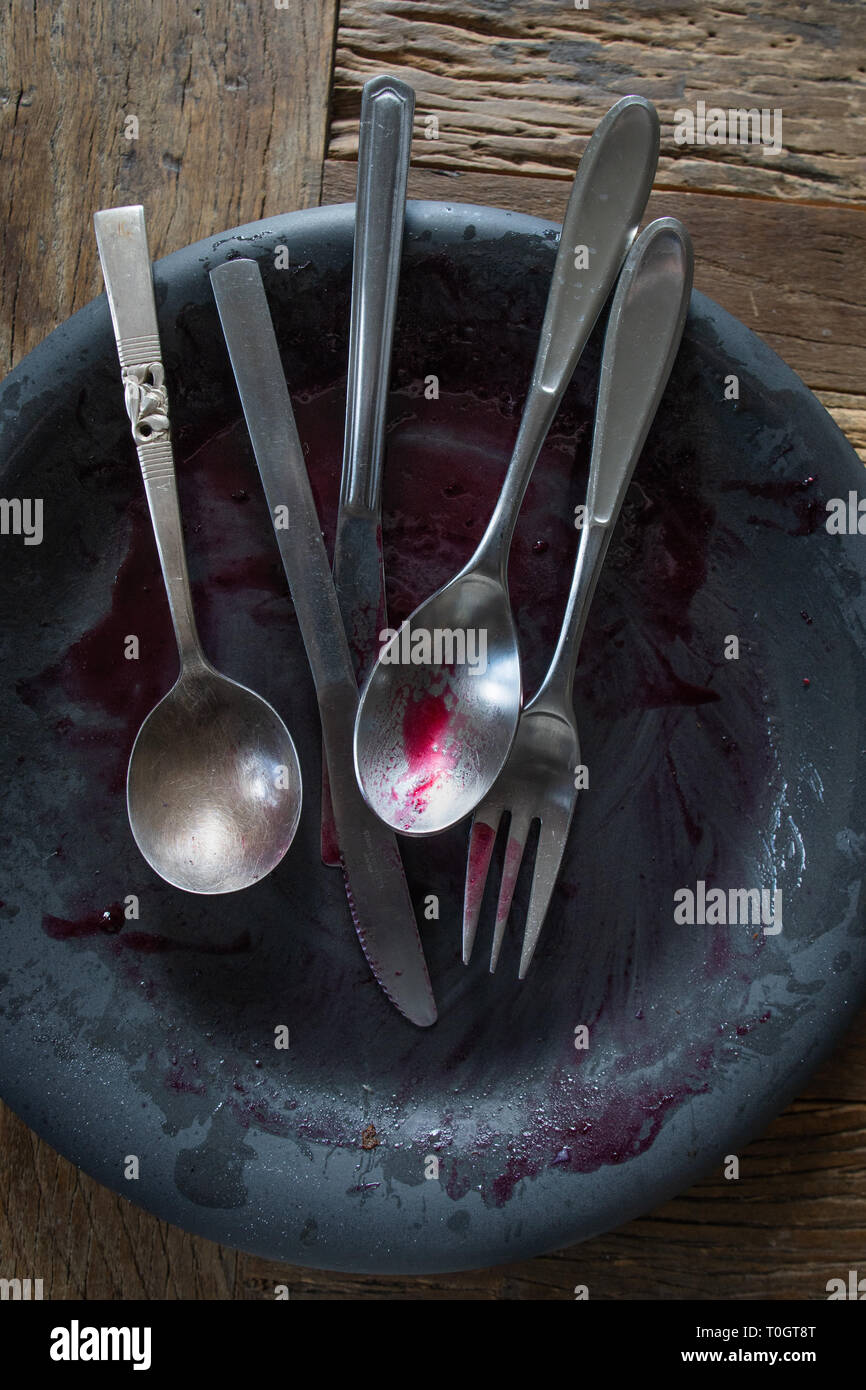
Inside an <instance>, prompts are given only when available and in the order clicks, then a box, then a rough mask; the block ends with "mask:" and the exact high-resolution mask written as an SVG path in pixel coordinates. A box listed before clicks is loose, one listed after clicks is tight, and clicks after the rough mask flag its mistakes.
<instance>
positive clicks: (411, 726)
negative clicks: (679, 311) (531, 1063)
mask: <svg viewBox="0 0 866 1390" xmlns="http://www.w3.org/2000/svg"><path fill="white" fill-rule="evenodd" d="M658 131H659V125H658V116H657V115H656V111H655V108H654V107H653V106H652V105H651V104H650V103H649V102H648V101H644V99H643V98H642V97H632V96H629V97H624V98H623V99H622V100H621V101H618V102H617V103H616V105H615V106H614V107H612V108H611V110H610V111H608V113H607V115H606V116H605V117H604V118H603V120H601V121H600V122H599V125H598V127H597V128H596V130H595V132H594V134H593V136H592V139H591V140H590V142H589V145H588V147H587V150H586V152H585V154H584V156H583V158H582V160H581V161H580V167H579V169H578V171H577V175H576V177H575V180H574V186H573V188H572V191H571V196H570V198H569V201H568V207H567V209H566V212H565V218H564V221H563V224H562V233H561V235H560V239H559V249H558V251H557V255H556V262H555V264H554V268H553V278H552V282H551V287H550V293H549V295H548V300H547V308H546V310H545V314H544V321H543V323H542V326H541V337H540V341H539V346H538V352H537V355H536V359H535V367H534V369H533V373H532V381H531V384H530V388H529V394H528V396H527V398H526V404H525V406H524V410H523V418H522V420H521V422H520V429H519V432H518V435H517V440H516V442H515V445H514V452H513V454H512V458H511V462H510V464H509V466H508V471H507V473H506V475H505V480H504V482H503V484H502V491H501V493H500V496H499V501H498V502H497V504H496V507H495V510H494V512H493V515H492V517H491V518H490V522H489V524H488V526H487V529H486V531H485V533H484V535H483V536H482V538H481V541H480V542H479V545H478V547H477V549H476V551H475V554H474V555H473V556H472V557H471V559H470V560H469V561H468V562H467V563H466V564H465V565H464V567H463V569H462V570H461V571H460V573H459V574H458V575H456V576H455V578H454V579H452V580H451V581H450V582H449V583H448V584H446V585H445V586H444V587H443V588H441V589H439V590H438V591H437V592H436V593H435V594H433V595H432V597H431V598H429V599H427V600H426V602H425V603H422V604H421V606H420V607H419V608H417V609H416V610H415V612H414V613H413V614H412V615H411V617H409V618H407V619H406V621H405V623H404V624H403V626H402V628H401V630H400V631H399V632H398V633H397V634H396V636H395V637H394V638H392V640H391V641H390V642H389V643H387V644H386V645H385V647H384V649H383V651H382V652H381V654H380V657H379V660H378V662H377V663H376V665H375V666H374V668H373V671H372V673H371V675H370V678H369V680H368V681H367V684H366V686H365V687H364V690H363V693H362V695H361V704H360V706H359V709H358V717H357V720H356V724H355V771H356V773H357V776H358V781H359V782H360V784H361V787H362V789H363V792H364V796H365V797H366V799H367V801H368V802H369V804H370V805H371V806H372V807H373V809H374V810H375V811H376V813H377V814H378V815H379V816H381V818H382V819H383V820H384V821H385V822H386V824H388V825H390V826H391V827H392V828H393V829H394V830H399V831H401V832H402V833H403V834H406V835H430V834H433V833H434V832H436V831H440V830H446V829H447V828H448V827H449V826H452V825H455V824H456V823H457V822H458V821H460V820H462V819H463V817H464V816H466V815H467V814H469V813H470V812H471V811H473V810H474V808H475V807H476V806H477V805H478V803H479V801H480V800H481V799H482V797H484V796H485V795H486V794H487V792H488V791H489V790H490V788H491V786H492V785H493V783H494V782H495V780H496V778H497V777H498V776H499V773H500V772H501V771H502V768H503V766H504V764H505V760H506V758H507V757H508V751H509V749H510V747H511V744H512V742H513V739H514V735H515V732H516V730H517V721H518V719H519V717H520V706H521V702H522V697H523V689H522V681H521V671H520V658H519V654H518V648H517V631H516V629H515V626H514V618H513V615H512V612H511V604H510V602H509V598H508V581H507V564H508V554H509V549H510V546H511V537H512V534H513V532H514V526H515V523H516V520H517V513H518V511H519V509H520V505H521V502H522V501H523V497H524V494H525V492H526V488H527V485H528V483H529V479H530V476H531V473H532V470H533V468H534V466H535V461H536V459H537V458H538V454H539V452H540V450H541V446H542V444H543V443H544V440H545V438H546V435H547V432H548V430H549V429H550V426H551V424H552V423H553V418H554V416H555V414H556V411H557V408H558V406H559V403H560V401H561V400H562V397H563V394H564V392H565V389H566V387H567V385H568V383H569V381H570V380H571V377H572V376H573V374H574V369H575V367H576V366H577V362H578V358H579V357H580V354H581V352H582V351H583V348H584V346H585V344H586V341H587V339H588V337H589V335H590V332H591V331H592V328H593V325H594V324H595V321H596V319H597V318H598V315H599V313H600V312H601V309H602V306H603V305H604V303H605V301H606V299H607V297H608V295H609V293H610V291H611V289H612V288H613V284H614V282H615V280H616V277H617V275H618V273H619V270H620V267H621V265H622V262H623V260H624V258H625V255H626V252H627V250H628V248H629V246H630V245H631V242H632V240H633V238H634V235H635V233H636V231H637V229H638V226H639V225H640V220H641V217H642V215H643V211H644V208H645V206H646V202H647V199H648V197H649V193H650V189H651V188H652V181H653V175H654V174H655V169H656V163H657V160H658V144H659V134H658ZM413 630H414V631H421V632H423V633H427V634H433V635H435V634H436V633H446V632H455V631H458V632H462V633H464V634H466V635H467V636H466V640H467V641H468V640H469V634H473V635H475V640H480V638H479V635H480V634H483V637H484V641H485V643H486V670H485V672H484V674H483V675H482V676H480V677H479V675H478V674H477V672H476V671H475V670H474V669H473V668H472V667H471V666H470V665H469V664H468V663H467V662H465V661H464V662H463V663H462V664H461V663H460V662H459V661H458V660H449V659H448V656H447V654H444V655H443V657H442V659H441V660H433V661H428V662H424V663H418V664H404V663H403V662H402V660H400V661H398V660H396V659H395V658H396V655H397V653H399V652H402V651H403V650H404V649H405V648H406V647H407V646H408V643H407V642H406V636H407V633H411V632H412V631H413ZM443 652H444V648H443ZM407 731H410V732H411V737H410V736H409V734H408V732H407Z"/></svg>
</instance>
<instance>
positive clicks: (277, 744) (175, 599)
mask: <svg viewBox="0 0 866 1390" xmlns="http://www.w3.org/2000/svg"><path fill="white" fill-rule="evenodd" d="M94 224H95V228H96V242H97V246H98V248H99V259H100V261H101V262H102V273H103V275H104V277H105V288H106V292H107V295H108V303H109V307H110V309H111V320H112V323H113V325H114V335H115V339H116V341H117V351H118V356H119V358H120V365H121V375H122V378H123V384H124V391H125V399H126V409H127V413H128V414H129V418H130V420H131V422H132V436H133V439H134V440H135V443H136V446H137V448H138V458H139V462H140V464H141V473H142V477H143V479H144V489H145V493H146V495H147V503H148V507H149V508H150V517H151V521H152V523H153V531H154V536H155V538H156V545H157V550H158V551H159V561H160V565H161V567H162V575H163V579H164V581H165V588H166V593H167V595H168V604H169V609H170V612H171V619H172V623H173V625H174V632H175V637H176V639H177V646H178V652H179V655H180V668H181V669H180V676H179V677H178V679H177V681H176V683H175V684H174V686H172V688H171V690H170V691H169V692H168V694H167V695H166V696H164V698H163V699H162V700H160V702H159V704H158V705H157V706H156V707H155V708H154V709H153V710H152V711H151V713H150V714H149V715H148V716H147V718H146V719H145V721H144V723H143V724H142V726H141V728H140V729H139V731H138V736H137V738H136V740H135V744H134V745H133V749H132V754H131V757H130V759H129V770H128V773H127V779H126V803H127V810H128V812H129V824H130V826H131V828H132V833H133V835H134V837H135V841H136V844H137V845H138V847H139V849H140V850H141V852H142V854H143V855H144V857H145V859H146V860H147V862H148V863H149V864H150V865H151V867H152V868H153V869H155V870H156V872H157V873H158V874H159V875H160V876H161V877H162V878H164V879H165V880H166V882H167V883H171V884H172V885H173V886H174V887H176V888H183V889H185V890H186V891H187V892H189V893H232V892H235V891H236V890H237V889H239V888H247V887H249V886H250V884H252V883H257V882H258V880H259V879H261V878H264V877H265V875H266V874H268V873H270V871H271V869H273V868H275V866H276V865H277V864H279V862H280V860H281V859H282V857H283V855H284V854H285V852H286V850H287V849H288V848H289V845H290V844H291V843H292V840H293V838H294V835H295V831H296V830H297V827H298V821H299V819H300V814H301V769H300V764H299V762H298V755H297V753H296V751H295V745H294V744H293V742H292V739H291V736H290V734H289V731H288V729H287V728H286V726H285V724H284V723H283V721H282V720H281V719H280V717H279V715H278V714H277V712H276V710H275V709H273V708H272V707H271V706H270V705H269V704H268V703H267V701H266V700H263V699H262V698H261V697H260V696H259V695H256V694H254V693H253V691H252V690H247V688H246V686H243V685H239V684H238V683H237V682H236V681H233V680H229V679H228V677H226V676H223V675H221V674H220V673H219V672H218V671H216V670H215V669H214V668H213V666H211V664H210V663H209V662H208V660H207V659H206V657H205V655H204V653H203V652H202V649H201V644H200V642H199V638H198V633H197V631H196V626H195V619H194V617H193V611H192V599H191V596H190V589H189V576H188V574H187V567H186V557H185V554H184V546H183V529H182V526H181V519H180V506H179V503H178V495H177V484H176V480H175V471H174V457H173V453H172V447H171V439H170V434H169V422H168V398H167V394H166V389H165V386H164V378H165V372H164V369H163V365H162V360H161V357H162V354H161V349H160V343H159V330H158V325H157V319H156V303H155V299H154V290H153V273H152V267H151V261H150V253H149V251H148V247H147V233H146V230H145V225H144V209H143V208H142V207H139V206H134V207H122V208H111V209H108V210H106V211H103V212H97V213H96V215H95V217H94Z"/></svg>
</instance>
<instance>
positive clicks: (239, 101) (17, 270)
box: [0, 0, 336, 375]
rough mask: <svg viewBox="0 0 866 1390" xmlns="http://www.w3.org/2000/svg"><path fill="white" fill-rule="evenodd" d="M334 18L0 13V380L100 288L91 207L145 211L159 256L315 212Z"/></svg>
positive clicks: (229, 12) (330, 14) (40, 3)
mask: <svg viewBox="0 0 866 1390" xmlns="http://www.w3.org/2000/svg"><path fill="white" fill-rule="evenodd" d="M335 18H336V0H317V3H316V5H309V4H294V3H293V4H292V5H291V7H290V8H287V9H277V8H276V7H275V5H274V3H273V0H250V3H248V4H243V5H239V4H232V3H230V0H217V2H216V3H213V2H212V0H208V2H207V3H206V2H205V0H202V3H201V4H184V3H183V2H182V0H161V3H160V4H159V5H156V6H153V5H150V4H143V3H141V0H139V3H136V4H131V5H113V4H110V3H107V2H106V3H105V4H83V3H76V0H60V3H56V4H50V5H49V4H46V3H44V0H36V3H33V4H28V5H27V6H24V5H22V4H20V3H18V0H0V32H2V35H3V42H2V44H0V207H2V208H3V209H4V216H3V218H2V219H0V375H3V374H5V372H6V371H8V370H9V368H10V367H11V366H13V365H14V363H15V362H16V361H18V360H19V358H20V357H22V356H23V355H24V354H25V353H26V352H29V351H30V349H31V348H32V347H34V346H35V345H36V343H38V342H40V341H41V340H42V338H44V337H45V336H46V334H47V333H49V332H50V331H51V330H52V329H53V328H55V327H56V325H57V324H58V323H61V322H62V321H63V319H65V318H66V317H67V316H68V315H69V314H70V313H72V312H73V311H74V310H75V309H79V308H81V306H82V305H83V304H85V303H87V301H88V300H90V299H92V298H93V297H94V295H96V294H99V293H100V291H101V290H102V281H101V277H100V274H99V270H98V265H97V258H96V245H95V241H94V237H93V226H92V219H93V213H94V212H95V211H96V209H97V208H100V207H109V206H119V205H121V204H124V203H138V202H141V203H144V204H145V207H146V210H147V222H148V234H149V240H150V249H151V254H152V255H153V257H154V259H156V258H157V257H159V256H163V255H165V254H167V253H168V252H169V251H173V250H175V249H176V248H177V247H180V246H185V245H187V244H188V243H189V242H191V241H196V240H198V239H199V238H200V237H203V236H207V235H210V234H211V233H212V232H214V231H217V230H222V229H223V228H225V227H231V226H235V225H237V224H238V223H241V222H248V221H252V220H254V219H256V218H259V217H264V216H266V215H268V214H269V213H276V212H286V211H289V210H291V209H292V208H296V207H309V206H310V205H313V204H315V203H317V202H318V200H319V194H320V180H321V168H322V156H323V153H324V147H325V139H326V133H327V104H328V92H329V88H330V76H331V58H332V50H333V34H334V25H335ZM133 116H134V117H135V118H136V119H137V121H138V138H137V139H127V138H126V132H128V131H132V129H133V127H132V126H130V125H129V124H128V118H129V117H133ZM7 210H8V212H7Z"/></svg>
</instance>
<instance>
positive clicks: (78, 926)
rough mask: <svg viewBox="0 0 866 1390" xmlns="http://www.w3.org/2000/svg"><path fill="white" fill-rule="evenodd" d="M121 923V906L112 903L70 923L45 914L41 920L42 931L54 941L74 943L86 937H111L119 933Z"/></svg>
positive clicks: (61, 918) (122, 919)
mask: <svg viewBox="0 0 866 1390" xmlns="http://www.w3.org/2000/svg"><path fill="white" fill-rule="evenodd" d="M123 921H124V916H123V904H122V903H112V904H111V906H110V907H106V908H104V909H103V910H102V911H101V912H89V913H87V914H86V915H85V916H84V917H79V918H78V919H77V920H76V921H71V922H70V921H67V920H66V919H65V918H63V917H52V916H51V914H50V913H46V914H45V916H44V917H43V918H42V930H43V931H44V932H45V935H46V936H50V937H51V938H52V940H54V941H75V940H80V939H81V938H82V937H87V936H105V935H112V936H113V935H115V934H116V933H117V932H119V931H120V929H121V927H122V926H123Z"/></svg>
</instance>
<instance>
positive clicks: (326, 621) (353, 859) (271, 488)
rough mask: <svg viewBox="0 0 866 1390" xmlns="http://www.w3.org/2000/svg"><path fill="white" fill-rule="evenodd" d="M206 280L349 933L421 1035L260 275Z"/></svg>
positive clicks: (418, 984)
mask: <svg viewBox="0 0 866 1390" xmlns="http://www.w3.org/2000/svg"><path fill="white" fill-rule="evenodd" d="M211 284H212V285H213V291H214V295H215V297H216V303H217V309H218V310H219V316H220V321H221V323H222V328H223V333H224V335H225V340H226V345H227V347H228V353H229V358H230V360H231V365H232V370H233V372H234V376H235V381H236V383H237V388H238V393H239V395H240V398H241V405H242V406H243V411H244V416H245V417H246V422H247V429H248V430H249V434H250V439H251V441H252V446H253V453H254V454H255V458H256V463H257V464H258V469H259V473H260V475H261V479H262V484H263V487H264V490H265V496H266V497H267V501H268V507H269V510H270V513H271V520H272V521H274V522H275V518H276V517H277V515H278V514H280V513H278V510H277V509H278V508H282V507H287V508H288V519H289V524H288V526H287V527H284V528H278V527H277V526H276V524H274V534H275V536H276V540H277V545H278V547H279V551H280V556H281V558H282V562H283V568H284V570H285V572H286V578H287V580H288V583H289V589H290V591H291V595H292V602H293V603H294V606H295V612H296V613H297V616H298V623H299V625H300V629H301V635H302V637H303V639H304V646H305V647H306V650H307V657H308V659H309V662H310V669H311V671H312V674H313V681H314V683H315V687H316V697H317V699H318V703H319V713H320V716H321V720H322V738H323V742H324V747H325V756H326V759H327V765H328V777H329V780H330V786H331V800H332V805H333V812H334V825H335V829H336V834H337V843H338V844H339V847H340V859H341V863H342V868H343V873H344V876H345V879H346V891H347V894H348V898H349V904H350V907H351V910H352V917H353V920H354V923H355V930H356V931H357V933H358V939H359V941H360V943H361V946H362V948H363V951H364V954H365V955H366V957H367V961H368V963H369V965H370V968H371V970H372V971H373V974H374V975H375V977H376V979H377V980H378V982H379V984H380V986H381V987H382V989H383V990H384V992H385V994H386V995H387V996H388V998H389V999H390V1000H391V1002H392V1003H393V1004H394V1006H395V1007H396V1008H397V1009H399V1011H400V1013H402V1014H403V1015H404V1016H405V1017H406V1018H408V1019H409V1020H410V1021H411V1022H412V1023H415V1024H417V1025H418V1026H419V1027H421V1028H425V1027H428V1026H429V1025H430V1024H431V1023H435V1021H436V1003H435V1000H434V998H433V991H432V989H431V987H430V979H429V976H428V974H427V965H426V962H425V960H424V951H423V948H422V946H421V938H420V936H419V934H418V927H417V924H416V921H415V914H414V911H413V907H412V900H411V898H410V896H409V889H408V886H407V884H406V878H405V875H404V873H403V865H402V863H401V860H400V853H399V850H398V848H397V841H396V838H395V837H394V835H393V833H392V832H391V831H389V830H388V829H387V827H386V826H384V825H383V824H382V822H381V821H380V820H379V819H378V818H377V817H376V816H375V815H374V814H373V812H372V811H371V810H370V809H369V807H368V806H367V804H366V802H365V801H364V799H363V797H362V796H361V792H360V790H359V788H358V783H357V781H356V779H355V770H354V764H353V757H352V736H353V728H354V722H355V712H356V710H357V707H358V687H357V684H356V681H355V672H354V669H353V666H352V657H351V653H350V651H349V644H348V642H347V640H346V634H345V631H344V629H343V623H342V619H341V617H340V609H339V605H338V603H337V595H336V591H335V589H334V583H333V579H332V577H331V569H330V565H329V563H328V556H327V552H326V550H325V545H324V542H323V540H322V532H321V527H320V524H319V517H318V514H317V512H316V507H315V503H314V501H313V494H312V491H311V488H310V481H309V478H308V476H307V466H306V462H305V460H304V454H303V449H302V447H301V442H300V439H299V438H298V431H297V426H296V424H295V417H294V413H293V411H292V403H291V400H290V397H289V391H288V387H287V385H286V379H285V375H284V373H283V368H282V363H281V361H280V354H279V349H278V347H277V340H276V335H275V333H274V326H273V322H272V320H271V315H270V311H269V309H268V303H267V299H266V297H265V290H264V286H263V284H262V278H261V273H260V271H259V268H258V265H257V264H256V262H255V261H252V260H247V259H239V260H233V261H227V262H225V264H223V265H221V266H218V267H216V269H214V270H212V271H211Z"/></svg>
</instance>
